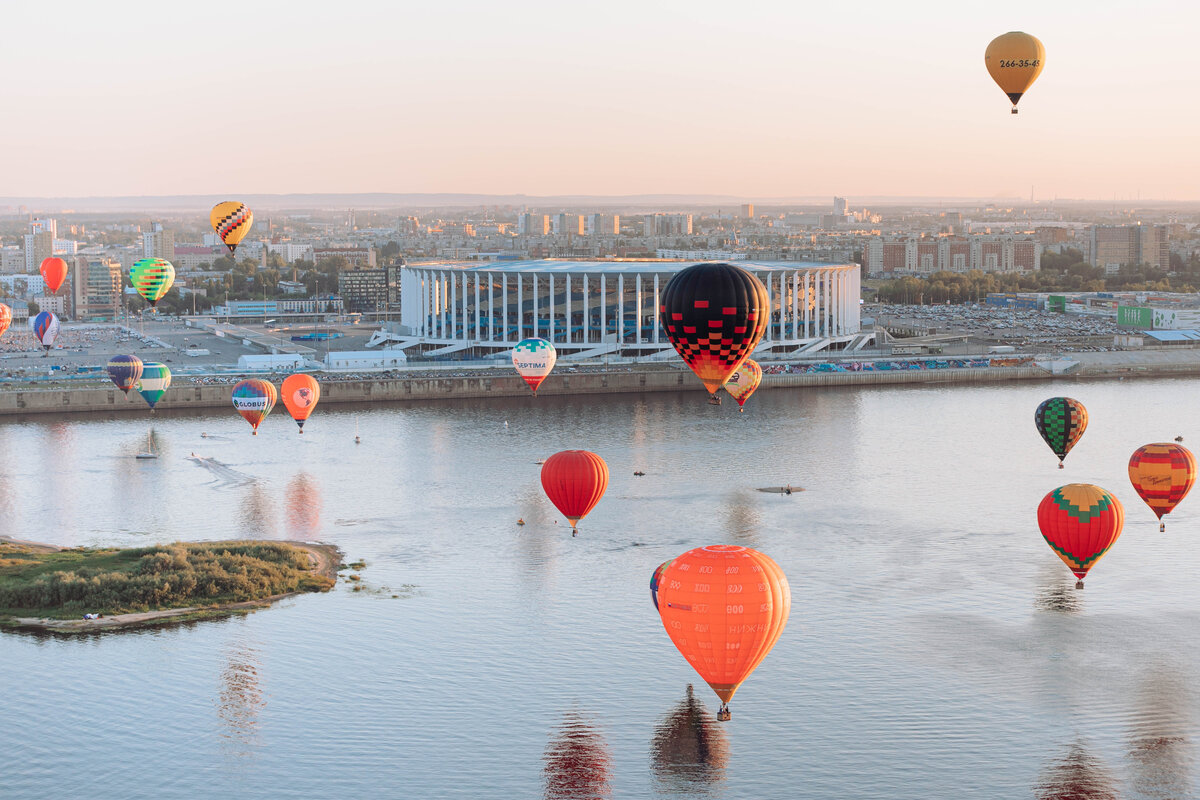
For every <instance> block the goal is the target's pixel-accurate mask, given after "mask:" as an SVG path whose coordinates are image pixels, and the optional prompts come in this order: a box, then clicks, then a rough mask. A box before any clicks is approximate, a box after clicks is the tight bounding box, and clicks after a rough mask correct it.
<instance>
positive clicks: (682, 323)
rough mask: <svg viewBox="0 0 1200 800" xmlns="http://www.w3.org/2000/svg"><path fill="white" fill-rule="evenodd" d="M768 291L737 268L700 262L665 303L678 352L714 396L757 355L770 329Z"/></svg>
mask: <svg viewBox="0 0 1200 800" xmlns="http://www.w3.org/2000/svg"><path fill="white" fill-rule="evenodd" d="M769 309H770V306H769V304H768V301H767V290H766V288H764V287H763V285H762V283H760V282H759V280H758V278H756V277H754V276H753V275H752V274H751V273H749V272H748V271H746V270H744V269H742V268H741V267H737V266H734V265H732V264H723V263H716V264H696V265H694V266H691V267H688V268H687V269H684V270H681V271H680V272H677V273H675V276H674V277H673V278H671V281H670V282H669V283H668V284H667V286H666V288H665V289H664V290H663V293H662V297H661V299H660V305H659V315H660V317H661V319H662V325H663V327H664V328H666V334H667V338H668V339H670V340H671V344H672V345H674V346H675V350H676V351H678V353H679V355H680V356H681V357H682V358H683V360H684V363H686V364H687V365H688V366H689V367H691V370H692V372H694V373H696V376H697V377H698V378H700V380H701V381H703V382H704V386H705V387H706V388H707V389H708V391H709V393H710V394H716V392H717V390H718V389H720V388H721V386H723V385H724V384H725V382H726V381H728V380H729V376H730V375H732V374H733V373H734V371H736V370H737V368H738V366H739V365H740V364H741V363H742V361H743V360H744V359H745V358H746V356H748V355H750V353H752V352H754V348H755V347H757V346H758V343H759V341H761V340H762V337H763V334H764V333H766V331H767V322H768V318H769V316H770V313H769Z"/></svg>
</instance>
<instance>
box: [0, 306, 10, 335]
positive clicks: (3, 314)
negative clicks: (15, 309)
mask: <svg viewBox="0 0 1200 800" xmlns="http://www.w3.org/2000/svg"><path fill="white" fill-rule="evenodd" d="M9 325H12V309H11V308H9V307H8V306H6V305H4V303H0V336H3V335H4V332H5V331H6V330H8V326H9Z"/></svg>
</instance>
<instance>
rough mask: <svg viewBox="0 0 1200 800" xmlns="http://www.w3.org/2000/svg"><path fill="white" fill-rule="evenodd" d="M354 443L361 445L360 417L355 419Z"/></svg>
mask: <svg viewBox="0 0 1200 800" xmlns="http://www.w3.org/2000/svg"><path fill="white" fill-rule="evenodd" d="M354 443H355V444H361V443H362V438H361V437H359V435H358V417H355V418H354Z"/></svg>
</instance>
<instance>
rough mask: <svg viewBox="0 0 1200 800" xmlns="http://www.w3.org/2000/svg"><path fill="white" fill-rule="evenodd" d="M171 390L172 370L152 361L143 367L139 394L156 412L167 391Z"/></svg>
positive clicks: (138, 387) (138, 388)
mask: <svg viewBox="0 0 1200 800" xmlns="http://www.w3.org/2000/svg"><path fill="white" fill-rule="evenodd" d="M169 388H171V370H170V369H168V368H167V365H166V364H159V363H158V362H156V361H150V362H148V363H146V364H144V365H142V379H141V380H140V381H138V386H137V390H138V394H140V395H141V396H142V399H143V400H145V401H146V402H147V403H148V404H149V405H150V410H151V411H153V410H154V406H155V404H156V403H157V402H158V401H159V400H162V398H163V395H164V394H166V393H167V389H169Z"/></svg>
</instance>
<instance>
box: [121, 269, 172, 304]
mask: <svg viewBox="0 0 1200 800" xmlns="http://www.w3.org/2000/svg"><path fill="white" fill-rule="evenodd" d="M129 281H130V283H132V284H133V288H134V290H135V291H137V293H138V294H140V295H141V296H142V297H144V298H146V302H148V303H149V304H150V307H151V308H153V307H154V306H155V305H156V304H157V303H158V301H159V300H161V299H162V296H163V295H165V294H166V293H167V292H168V291H170V289H171V284H173V283H175V267H173V266H171V262H170V261H167V260H166V259H165V258H143V259H139V260H138V261H135V262H133V266H132V267H130V268H129Z"/></svg>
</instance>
